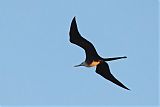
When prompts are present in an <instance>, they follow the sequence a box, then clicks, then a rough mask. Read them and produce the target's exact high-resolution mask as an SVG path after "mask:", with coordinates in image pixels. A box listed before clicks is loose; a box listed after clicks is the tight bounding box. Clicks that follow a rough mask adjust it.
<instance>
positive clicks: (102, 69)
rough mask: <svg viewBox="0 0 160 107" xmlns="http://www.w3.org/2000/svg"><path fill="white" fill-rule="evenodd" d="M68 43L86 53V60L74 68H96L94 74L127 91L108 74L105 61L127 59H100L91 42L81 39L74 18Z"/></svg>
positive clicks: (108, 70)
mask: <svg viewBox="0 0 160 107" xmlns="http://www.w3.org/2000/svg"><path fill="white" fill-rule="evenodd" d="M69 35H70V42H71V43H73V44H76V45H78V46H80V47H81V48H83V49H84V50H85V53H86V59H85V61H84V62H82V63H81V64H79V65H76V66H75V67H78V66H85V67H93V66H97V67H96V73H98V74H99V75H101V76H102V77H104V78H105V79H107V80H109V81H111V82H113V83H115V84H117V85H119V86H120V87H122V88H125V89H127V90H129V89H128V88H127V87H126V86H124V85H123V84H122V83H121V82H120V81H118V80H117V79H116V78H115V77H114V76H113V75H112V74H111V72H110V69H109V66H108V64H107V63H106V62H105V61H112V60H117V59H122V58H127V57H126V56H124V57H114V58H102V57H100V56H99V55H98V53H97V52H96V49H95V48H94V46H93V45H92V43H91V42H89V41H88V40H86V39H85V38H83V37H82V36H81V35H80V33H79V31H78V28H77V24H76V19H75V17H74V18H73V20H72V22H71V26H70V32H69Z"/></svg>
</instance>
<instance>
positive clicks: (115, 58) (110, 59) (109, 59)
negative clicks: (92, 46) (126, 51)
mask: <svg viewBox="0 0 160 107" xmlns="http://www.w3.org/2000/svg"><path fill="white" fill-rule="evenodd" d="M123 58H127V57H126V56H123V57H114V58H104V59H103V60H104V61H112V60H117V59H123Z"/></svg>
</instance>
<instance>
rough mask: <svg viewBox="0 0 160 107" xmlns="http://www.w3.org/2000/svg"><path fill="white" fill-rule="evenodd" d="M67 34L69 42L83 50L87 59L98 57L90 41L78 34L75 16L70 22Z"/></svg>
mask: <svg viewBox="0 0 160 107" xmlns="http://www.w3.org/2000/svg"><path fill="white" fill-rule="evenodd" d="M69 35H70V42H71V43H73V44H76V45H78V46H80V47H81V48H83V49H84V50H85V53H86V58H87V59H90V58H91V59H94V58H99V55H98V54H97V52H96V49H95V48H94V46H93V45H92V43H90V42H89V41H88V40H86V39H85V38H83V37H82V36H81V35H80V33H79V31H78V28H77V24H76V19H75V17H74V18H73V20H72V22H71V26H70V32H69Z"/></svg>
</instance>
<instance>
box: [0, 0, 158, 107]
mask: <svg viewBox="0 0 160 107" xmlns="http://www.w3.org/2000/svg"><path fill="white" fill-rule="evenodd" d="M74 16H76V19H77V24H78V27H79V31H80V33H81V34H82V35H83V36H84V37H85V38H86V39H88V40H89V41H91V42H92V43H93V44H94V46H95V47H96V49H97V51H98V53H99V54H100V55H101V56H103V57H114V56H124V55H126V56H127V57H128V58H127V59H124V60H118V61H113V62H109V65H110V69H111V72H112V74H113V75H114V76H115V77H116V78H117V79H118V80H120V81H121V82H122V83H123V84H125V85H126V86H127V87H128V88H130V89H131V91H127V90H125V89H122V88H121V87H118V86H116V85H115V84H113V83H111V82H109V81H107V80H105V79H103V78H102V77H101V76H99V75H98V74H96V73H95V68H85V67H79V68H74V67H73V66H74V65H76V64H79V63H81V62H82V61H84V60H85V54H84V51H83V50H82V49H81V48H79V47H77V46H76V45H73V44H71V43H70V42H69V35H68V32H69V27H70V23H71V20H72V18H73V17H74ZM0 104H1V105H44V106H45V105H86V106H87V105H95V106H100V105H108V106H109V105H113V106H118V105H122V106H124V105H126V106H129V105H130V106H132V105H140V106H142V105H144V106H145V105H150V106H154V105H158V1H156V0H1V1H0Z"/></svg>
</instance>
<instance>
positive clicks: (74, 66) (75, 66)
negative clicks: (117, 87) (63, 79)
mask: <svg viewBox="0 0 160 107" xmlns="http://www.w3.org/2000/svg"><path fill="white" fill-rule="evenodd" d="M79 66H82V65H81V64H79V65H75V66H74V67H79Z"/></svg>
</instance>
